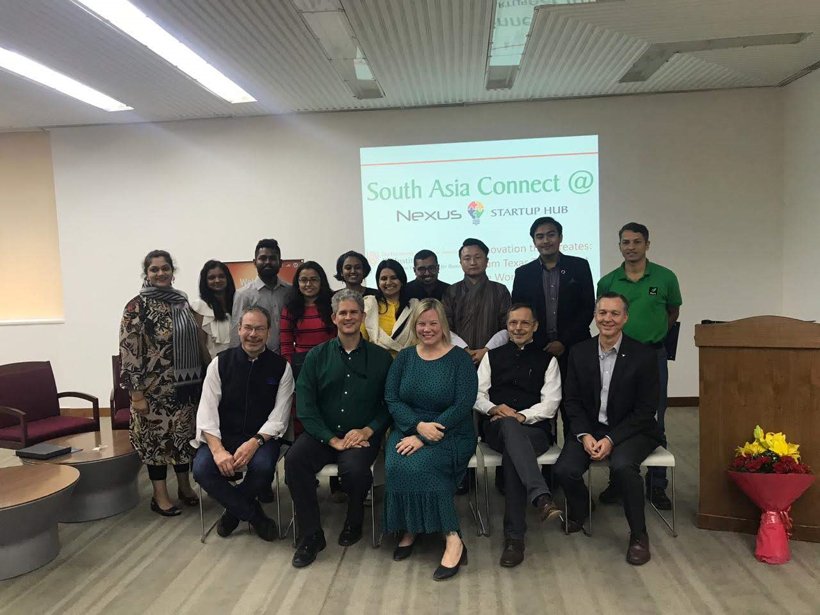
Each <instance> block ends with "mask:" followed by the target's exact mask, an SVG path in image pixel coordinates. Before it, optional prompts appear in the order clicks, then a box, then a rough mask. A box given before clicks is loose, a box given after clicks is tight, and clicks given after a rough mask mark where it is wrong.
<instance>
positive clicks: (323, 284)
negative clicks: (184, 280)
mask: <svg viewBox="0 0 820 615" xmlns="http://www.w3.org/2000/svg"><path fill="white" fill-rule="evenodd" d="M293 279H294V282H295V284H294V285H293V287H292V288H291V290H290V295H289V296H288V298H287V301H286V303H285V307H284V308H282V315H281V317H280V320H279V344H280V349H281V353H282V356H283V357H284V358H285V359H286V360H287V361H288V362H289V363H291V365H292V367H293V370H294V374H293V375H294V377H296V376H298V368H300V367H301V366H302V363H303V362H304V357H305V355H306V354H307V352H308V351H309V350H310V349H311V348H313V347H314V346H318V345H319V344H321V343H323V342H326V341H328V340H330V339H333V338H334V337H336V325H334V324H333V321H332V320H331V319H330V313H331V308H330V297H331V296H332V295H333V291H331V290H330V285H329V284H328V281H327V275H326V274H325V270H324V269H322V266H321V265H320V264H319V263H317V262H315V261H306V262H304V263H302V264H301V265H299V267H297V269H296V274H295V275H294V277H293Z"/></svg>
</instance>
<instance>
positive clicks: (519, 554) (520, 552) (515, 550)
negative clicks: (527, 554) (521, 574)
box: [499, 538, 524, 568]
mask: <svg viewBox="0 0 820 615" xmlns="http://www.w3.org/2000/svg"><path fill="white" fill-rule="evenodd" d="M523 561H524V541H523V540H518V539H516V538H505V539H504V551H502V552H501V560H500V561H499V564H501V565H502V566H503V567H504V568H513V567H515V566H518V564H520V563H521V562H523Z"/></svg>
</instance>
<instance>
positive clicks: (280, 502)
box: [273, 468, 287, 540]
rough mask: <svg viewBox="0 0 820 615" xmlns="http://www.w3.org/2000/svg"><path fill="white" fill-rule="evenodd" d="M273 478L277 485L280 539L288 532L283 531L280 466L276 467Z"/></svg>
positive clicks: (277, 517) (277, 515)
mask: <svg viewBox="0 0 820 615" xmlns="http://www.w3.org/2000/svg"><path fill="white" fill-rule="evenodd" d="M273 478H274V479H275V481H276V482H275V483H274V484H275V485H276V527H277V528H278V530H279V539H280V540H281V539H282V538H284V537H285V536H286V535H287V534H286V533H285V534H283V533H282V499H281V497H280V495H281V494H280V493H279V468H276V471H275V472H274V475H273Z"/></svg>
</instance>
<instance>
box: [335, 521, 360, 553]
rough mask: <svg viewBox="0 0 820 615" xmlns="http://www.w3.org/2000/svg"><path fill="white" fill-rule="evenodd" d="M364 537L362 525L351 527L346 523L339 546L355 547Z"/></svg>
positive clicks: (340, 536)
mask: <svg viewBox="0 0 820 615" xmlns="http://www.w3.org/2000/svg"><path fill="white" fill-rule="evenodd" d="M361 537H362V526H361V525H350V524H348V523H345V526H344V528H343V529H342V531H341V533H340V534H339V546H342V547H349V546H350V545H355V544H356V543H357V542H359V540H360V539H361Z"/></svg>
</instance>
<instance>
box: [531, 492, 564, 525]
mask: <svg viewBox="0 0 820 615" xmlns="http://www.w3.org/2000/svg"><path fill="white" fill-rule="evenodd" d="M535 507H536V508H537V509H538V514H539V515H540V517H541V521H552V520H554V519H557V518H558V517H560V516H561V509H560V508H558V507H557V506H556V505H555V502H553V501H552V498H551V497H550V496H549V495H547V494H546V493H545V494H544V495H539V496H538V498H537V499H536V500H535Z"/></svg>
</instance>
